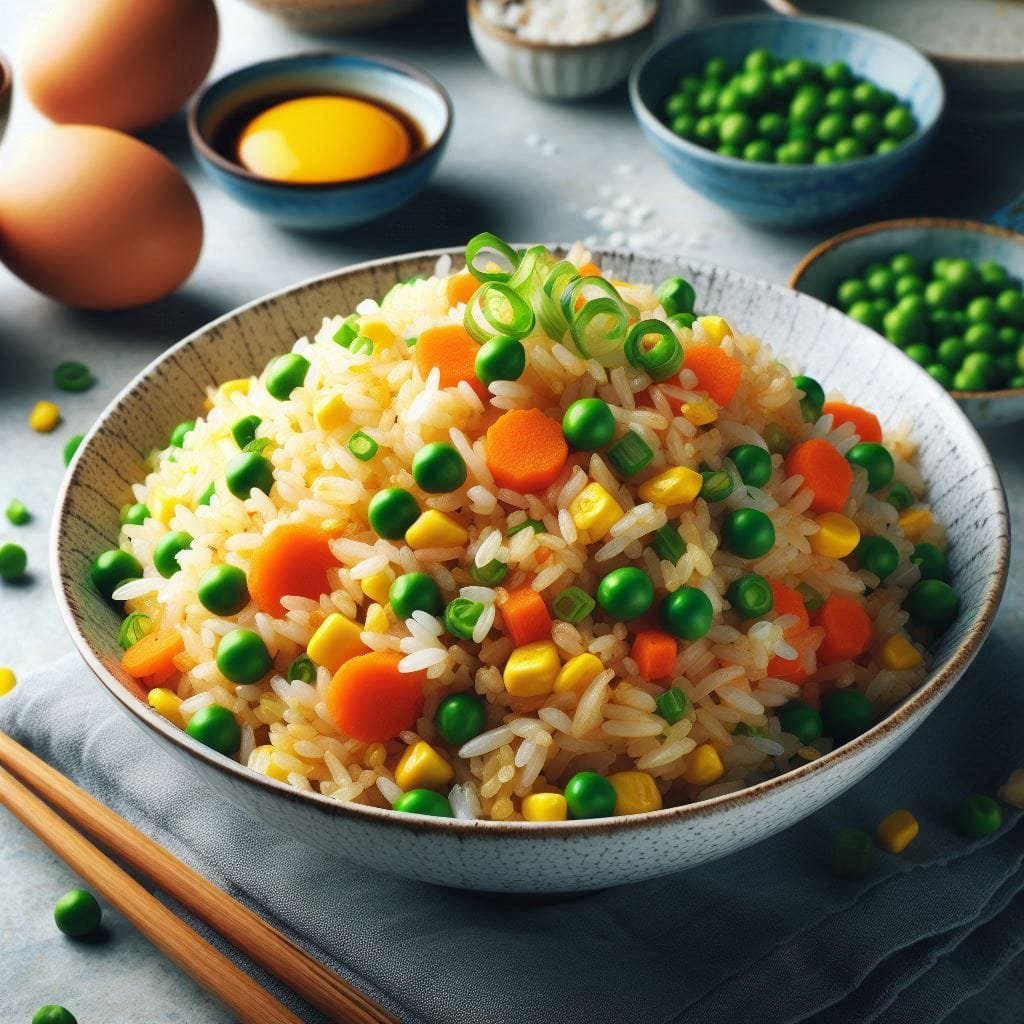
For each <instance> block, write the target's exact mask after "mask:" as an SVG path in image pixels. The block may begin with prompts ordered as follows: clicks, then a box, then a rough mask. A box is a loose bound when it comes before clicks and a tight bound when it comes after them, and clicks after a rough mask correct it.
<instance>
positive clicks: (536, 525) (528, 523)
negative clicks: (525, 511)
mask: <svg viewBox="0 0 1024 1024" xmlns="http://www.w3.org/2000/svg"><path fill="white" fill-rule="evenodd" d="M526 529H530V530H533V532H534V533H543V532H544V530H545V526H544V524H543V523H542V522H541V521H540V520H539V519H527V520H525V521H524V522H522V523H519V525H518V526H513V527H512V528H511V529H509V530H506V531H505V535H506V536H507V537H514V536H515V535H516V534H517V533H522V532H523V530H526Z"/></svg>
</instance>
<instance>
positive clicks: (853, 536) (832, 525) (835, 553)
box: [808, 512, 860, 558]
mask: <svg viewBox="0 0 1024 1024" xmlns="http://www.w3.org/2000/svg"><path fill="white" fill-rule="evenodd" d="M815 521H816V522H817V524H818V532H817V533H812V534H811V536H810V537H809V538H808V540H809V541H810V544H811V550H812V551H813V552H814V553H815V554H816V555H824V556H825V557H826V558H845V557H846V556H847V555H849V554H852V552H853V549H854V548H855V547H856V546H857V545H858V544H859V543H860V530H859V529H858V528H857V524H856V523H855V522H854V521H853V520H852V519H849V518H848V517H847V516H844V515H840V514H839V513H838V512H825V513H824V514H823V515H820V516H818V518H817V519H816V520H815Z"/></svg>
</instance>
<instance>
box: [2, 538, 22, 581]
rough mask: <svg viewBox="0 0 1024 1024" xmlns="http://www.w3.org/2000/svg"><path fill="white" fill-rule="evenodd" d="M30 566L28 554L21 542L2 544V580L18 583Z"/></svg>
mask: <svg viewBox="0 0 1024 1024" xmlns="http://www.w3.org/2000/svg"><path fill="white" fill-rule="evenodd" d="M27 568H28V554H27V552H26V551H25V549H24V548H23V547H22V546H21V545H20V544H0V580H3V581H4V582H5V583H16V582H17V581H18V580H20V579H22V578H23V577H24V575H25V570H26V569H27Z"/></svg>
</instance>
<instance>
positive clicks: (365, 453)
mask: <svg viewBox="0 0 1024 1024" xmlns="http://www.w3.org/2000/svg"><path fill="white" fill-rule="evenodd" d="M347 447H348V450H349V451H350V452H351V453H352V454H353V455H354V456H355V457H356V458H357V459H359V461H360V462H369V461H370V459H372V458H373V457H374V455H376V454H377V450H378V449H379V448H380V445H378V444H377V442H376V441H374V439H373V438H372V437H370V435H369V434H364V433H363V432H362V431H361V430H357V431H356V432H355V433H354V434H353V435H352V436H351V437H350V438H349V439H348V446H347Z"/></svg>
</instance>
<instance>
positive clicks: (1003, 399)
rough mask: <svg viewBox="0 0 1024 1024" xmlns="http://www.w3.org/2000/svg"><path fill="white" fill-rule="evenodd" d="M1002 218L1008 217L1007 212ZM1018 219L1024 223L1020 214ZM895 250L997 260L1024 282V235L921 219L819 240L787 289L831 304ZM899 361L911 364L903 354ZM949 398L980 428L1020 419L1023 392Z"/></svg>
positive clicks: (867, 227)
mask: <svg viewBox="0 0 1024 1024" xmlns="http://www.w3.org/2000/svg"><path fill="white" fill-rule="evenodd" d="M1022 205H1024V204H1022ZM1003 216H1004V218H1009V208H1008V210H1007V211H1003ZM1017 217H1018V220H1021V219H1024V215H1022V214H1018V215H1017ZM897 252H909V253H910V254H911V255H913V256H917V257H919V258H920V259H922V260H933V259H935V258H937V257H940V256H960V257H963V258H964V259H968V260H971V261H973V262H977V261H978V260H995V261H996V262H997V263H1001V264H1002V265H1003V266H1004V267H1006V269H1007V270H1008V271H1009V272H1010V274H1011V275H1012V276H1014V277H1016V278H1018V279H1021V278H1024V234H1018V233H1017V232H1016V231H1011V230H1010V229H1009V228H1006V227H999V226H996V225H995V224H982V223H980V222H978V221H971V220H945V219H943V218H940V217H919V218H912V219H908V220H889V221H882V222H880V223H878V224H866V225H864V226H863V227H859V228H853V229H852V230H850V231H844V232H843V233H842V234H840V235H836V236H835V237H834V238H830V239H828V240H827V241H825V242H822V243H821V245H819V246H818V247H817V248H815V249H813V250H811V252H809V253H808V254H807V255H806V256H805V257H804V258H803V259H802V260H801V261H800V263H799V264H798V265H797V267H796V269H795V270H794V271H793V275H792V277H791V278H790V279H789V285H790V287H791V288H795V289H797V291H801V292H806V293H807V294H808V295H813V296H814V297H815V298H816V299H821V300H822V302H832V301H833V299H834V297H835V294H836V288H837V287H838V286H839V284H840V282H841V281H844V280H846V278H848V277H857V276H858V275H859V273H860V272H861V271H862V270H863V269H864V267H866V266H867V265H868V264H869V263H872V262H874V261H876V260H882V261H884V260H887V259H888V258H889V257H891V256H892V255H893V254H894V253H897ZM903 359H904V360H905V361H906V362H908V363H909V362H910V360H909V359H907V357H906V356H903ZM950 394H952V396H953V397H954V398H955V399H956V401H957V402H958V403H959V405H960V407H961V408H962V409H963V410H964V412H966V413H967V415H968V416H969V417H970V418H971V419H972V420H973V421H974V423H976V424H977V425H978V426H979V427H992V426H999V425H1000V424H1005V423H1016V422H1017V421H1018V420H1024V388H1006V389H1003V390H1000V391H952V392H950Z"/></svg>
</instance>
